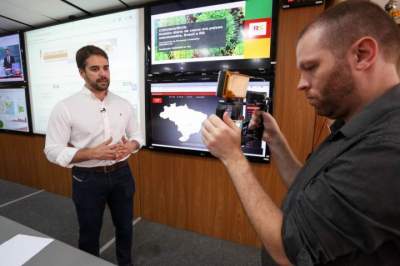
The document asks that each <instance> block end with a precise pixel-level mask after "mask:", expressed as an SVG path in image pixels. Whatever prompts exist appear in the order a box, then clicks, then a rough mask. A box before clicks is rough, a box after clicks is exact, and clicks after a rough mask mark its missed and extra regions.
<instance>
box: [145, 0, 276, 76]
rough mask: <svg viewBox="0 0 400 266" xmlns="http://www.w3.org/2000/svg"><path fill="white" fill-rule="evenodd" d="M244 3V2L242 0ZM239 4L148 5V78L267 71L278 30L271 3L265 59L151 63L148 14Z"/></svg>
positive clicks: (220, 1)
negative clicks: (269, 29)
mask: <svg viewBox="0 0 400 266" xmlns="http://www.w3.org/2000/svg"><path fill="white" fill-rule="evenodd" d="M242 1H245V0H242ZM231 2H239V1H228V0H214V1H213V0H203V1H195V0H188V1H182V2H180V1H179V2H177V1H173V2H167V3H163V4H155V5H150V6H148V7H146V8H145V47H146V50H145V56H146V60H145V63H146V66H145V67H146V73H147V74H148V75H150V76H155V75H166V74H167V75H168V74H174V73H194V72H202V73H205V74H210V73H211V74H212V73H213V72H215V71H218V70H221V69H227V70H236V71H243V70H248V69H253V70H255V71H259V72H263V71H271V69H272V68H273V65H274V64H275V62H276V61H275V60H276V43H277V32H278V30H277V28H278V6H279V5H278V4H277V3H276V1H273V0H271V2H272V29H271V50H270V58H269V59H236V60H218V61H202V62H186V63H169V64H157V65H153V64H152V54H151V53H152V50H151V49H152V47H151V44H152V42H151V38H152V36H151V34H152V31H151V15H157V14H162V13H167V12H173V11H177V10H184V9H192V8H199V7H205V6H213V5H218V4H226V3H231Z"/></svg>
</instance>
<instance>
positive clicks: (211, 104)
mask: <svg viewBox="0 0 400 266" xmlns="http://www.w3.org/2000/svg"><path fill="white" fill-rule="evenodd" d="M216 89H217V83H216V82H202V83H154V84H151V136H152V143H149V144H151V145H153V146H158V147H167V148H175V149H186V150H197V151H207V148H206V147H205V146H204V144H203V141H202V138H201V133H200V130H201V125H202V123H203V121H204V120H205V119H206V118H207V117H208V116H210V115H211V114H215V110H216V107H217V104H218V97H217V96H216ZM248 91H253V92H262V93H265V95H266V96H268V97H269V93H270V83H269V82H267V81H262V82H250V84H249V87H248ZM246 108H247V107H246V106H244V107H243V116H244V117H245V118H246V114H250V113H249V111H248V110H246ZM243 151H244V153H245V154H246V155H250V156H256V157H265V155H266V144H265V142H264V141H261V140H259V141H252V142H248V143H247V144H246V145H245V146H244V147H243Z"/></svg>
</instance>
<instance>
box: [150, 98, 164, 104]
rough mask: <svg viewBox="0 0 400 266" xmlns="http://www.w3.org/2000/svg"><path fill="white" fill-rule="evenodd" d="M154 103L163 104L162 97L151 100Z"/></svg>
mask: <svg viewBox="0 0 400 266" xmlns="http://www.w3.org/2000/svg"><path fill="white" fill-rule="evenodd" d="M151 102H152V103H162V98H161V97H153V98H152V99H151Z"/></svg>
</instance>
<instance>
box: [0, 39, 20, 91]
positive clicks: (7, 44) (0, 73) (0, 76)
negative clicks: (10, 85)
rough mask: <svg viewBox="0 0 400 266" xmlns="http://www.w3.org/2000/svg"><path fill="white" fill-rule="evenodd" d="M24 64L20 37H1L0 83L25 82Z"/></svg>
mask: <svg viewBox="0 0 400 266" xmlns="http://www.w3.org/2000/svg"><path fill="white" fill-rule="evenodd" d="M23 63H24V62H23V59H22V49H21V38H20V35H19V34H18V33H15V34H9V35H3V36H0V83H7V82H23V81H25V77H24V65H23Z"/></svg>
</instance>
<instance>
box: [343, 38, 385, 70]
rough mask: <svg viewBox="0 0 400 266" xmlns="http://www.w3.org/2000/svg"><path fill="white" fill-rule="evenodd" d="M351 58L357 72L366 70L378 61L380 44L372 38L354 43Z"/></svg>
mask: <svg viewBox="0 0 400 266" xmlns="http://www.w3.org/2000/svg"><path fill="white" fill-rule="evenodd" d="M349 56H350V63H351V64H352V65H353V66H354V69H355V70H366V69H368V68H369V67H370V66H371V65H373V64H374V63H375V61H376V59H377V56H378V43H377V42H376V40H375V39H374V38H372V37H368V36H367V37H363V38H361V39H359V40H357V41H356V42H354V43H353V45H352V46H351V48H350V55H349Z"/></svg>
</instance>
